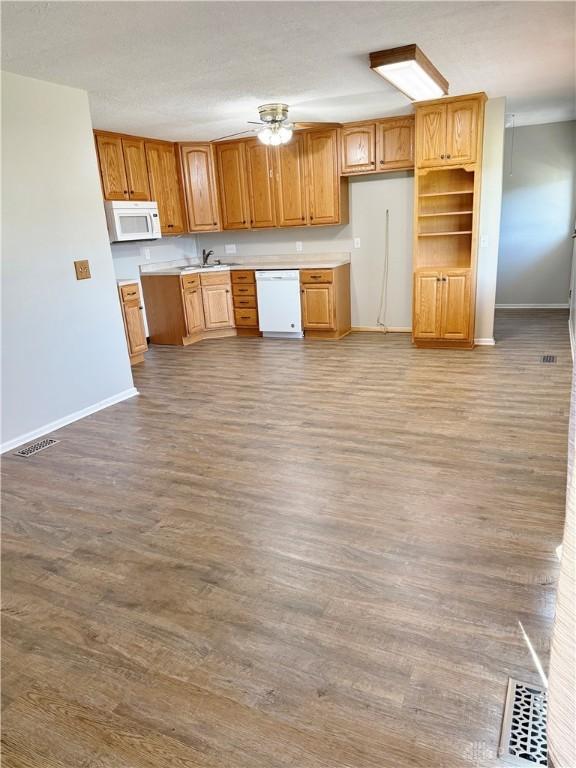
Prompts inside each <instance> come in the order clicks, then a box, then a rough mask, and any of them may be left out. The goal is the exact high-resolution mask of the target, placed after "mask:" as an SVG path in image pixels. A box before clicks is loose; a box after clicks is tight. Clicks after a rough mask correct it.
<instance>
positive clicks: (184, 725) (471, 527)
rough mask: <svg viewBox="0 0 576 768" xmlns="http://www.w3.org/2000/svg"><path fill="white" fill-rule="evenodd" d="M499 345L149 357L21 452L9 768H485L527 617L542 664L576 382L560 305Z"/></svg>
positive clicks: (6, 565) (384, 341) (8, 654)
mask: <svg viewBox="0 0 576 768" xmlns="http://www.w3.org/2000/svg"><path fill="white" fill-rule="evenodd" d="M497 337H498V340H499V343H498V345H497V346H496V347H493V348H488V347H484V348H479V349H476V350H475V351H473V352H466V351H458V352H454V351H446V352H445V351H441V350H430V351H428V350H415V349H414V348H412V347H411V345H410V342H409V340H408V337H407V336H404V335H390V336H387V337H385V336H383V335H379V334H356V335H352V336H349V337H347V338H345V339H344V340H342V341H340V342H318V341H305V342H290V341H276V340H262V339H223V340H219V341H218V340H215V341H210V342H204V343H202V344H198V345H196V346H193V347H189V348H185V349H184V348H166V347H164V348H158V347H156V348H152V349H151V350H150V351H149V353H148V354H147V356H146V362H145V364H144V365H143V366H141V367H139V368H138V369H137V370H136V371H135V378H136V385H137V386H138V388H139V390H140V392H141V395H140V397H138V398H134V399H132V400H130V401H127V402H125V403H122V404H120V405H116V406H114V407H112V408H109V409H107V410H105V411H102V412H100V413H98V414H96V415H94V416H91V417H90V418H87V419H85V420H83V421H81V422H78V423H76V424H74V425H72V426H70V427H67V428H65V429H62V430H60V431H59V432H57V433H55V435H56V436H57V437H58V438H60V439H61V441H62V442H61V443H60V444H59V445H57V446H55V447H53V448H50V449H49V450H46V451H44V452H42V453H40V454H38V455H36V456H35V457H33V458H29V459H21V458H16V457H14V456H7V457H5V459H4V462H3V495H4V504H3V537H4V542H3V562H2V565H3V592H4V618H3V627H2V629H3V694H4V711H3V731H4V747H3V766H4V768H165V767H168V766H170V768H180V767H184V766H187V767H192V766H199V767H202V768H204V767H206V768H288V767H290V768H466V767H467V766H481V767H485V766H493V765H495V756H496V749H497V742H498V737H499V728H500V720H501V713H502V706H503V701H504V695H505V688H506V682H507V677H508V676H509V675H511V676H514V677H519V678H521V679H527V680H537V675H536V672H535V670H534V667H533V664H532V662H531V659H530V655H529V652H528V649H527V646H526V644H525V642H524V639H523V637H522V633H521V630H520V627H519V622H521V623H522V625H523V626H524V628H525V630H526V632H527V633H528V635H529V636H530V639H531V641H532V643H533V644H534V646H535V648H536V650H537V652H538V653H539V654H540V655H541V657H542V659H543V661H544V663H545V664H546V661H547V654H548V644H549V638H550V631H551V622H552V618H553V610H554V590H555V578H556V574H557V560H556V556H555V547H556V546H557V545H558V544H559V542H560V540H561V536H562V521H563V506H564V488H565V479H566V478H565V467H566V440H567V417H568V405H569V403H568V396H569V385H570V369H571V362H570V352H569V341H568V333H567V315H566V314H565V313H564V312H558V311H555V312H554V311H551V312H548V311H539V312H501V313H500V314H499V316H498V323H497ZM545 353H550V354H554V355H557V356H558V362H557V363H556V364H552V365H546V364H542V363H541V362H540V356H541V355H542V354H545Z"/></svg>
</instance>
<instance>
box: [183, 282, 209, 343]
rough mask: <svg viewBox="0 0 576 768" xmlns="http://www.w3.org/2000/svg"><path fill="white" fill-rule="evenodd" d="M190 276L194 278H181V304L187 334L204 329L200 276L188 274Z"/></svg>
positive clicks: (190, 334) (191, 334)
mask: <svg viewBox="0 0 576 768" xmlns="http://www.w3.org/2000/svg"><path fill="white" fill-rule="evenodd" d="M190 277H193V278H194V279H192V280H185V278H184V279H183V280H182V305H183V308H184V320H185V322H186V331H187V335H188V336H193V335H194V334H196V333H200V332H201V331H202V330H203V329H204V307H203V303H202V289H201V287H200V277H199V276H198V275H190Z"/></svg>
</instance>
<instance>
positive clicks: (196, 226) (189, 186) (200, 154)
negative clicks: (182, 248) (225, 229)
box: [180, 144, 220, 232]
mask: <svg viewBox="0 0 576 768" xmlns="http://www.w3.org/2000/svg"><path fill="white" fill-rule="evenodd" d="M180 151H181V156H182V171H183V175H184V195H185V199H186V212H187V214H188V230H189V231H190V232H212V231H214V230H218V229H219V228H220V224H219V221H220V214H219V212H218V194H217V191H216V178H215V175H214V155H213V149H212V147H211V145H210V144H189V145H184V146H181V148H180Z"/></svg>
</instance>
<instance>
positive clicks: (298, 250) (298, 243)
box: [296, 240, 302, 253]
mask: <svg viewBox="0 0 576 768" xmlns="http://www.w3.org/2000/svg"><path fill="white" fill-rule="evenodd" d="M296 253H302V241H301V240H296Z"/></svg>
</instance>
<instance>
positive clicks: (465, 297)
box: [412, 93, 486, 349]
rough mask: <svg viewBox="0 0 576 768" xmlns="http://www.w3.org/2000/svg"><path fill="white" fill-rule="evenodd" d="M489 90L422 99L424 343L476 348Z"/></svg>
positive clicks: (418, 336)
mask: <svg viewBox="0 0 576 768" xmlns="http://www.w3.org/2000/svg"><path fill="white" fill-rule="evenodd" d="M485 100H486V95H485V94H484V93H478V94H472V95H468V96H458V97H455V98H448V99H442V100H440V101H433V102H420V103H418V104H416V105H415V106H416V141H415V146H416V153H415V154H416V157H415V173H414V193H415V201H414V298H413V323H412V339H413V341H414V343H415V344H416V346H419V347H454V348H468V349H470V348H472V347H473V346H474V309H475V292H476V260H477V250H478V226H479V222H478V214H479V205H480V180H481V163H482V136H483V122H484V102H485Z"/></svg>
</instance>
